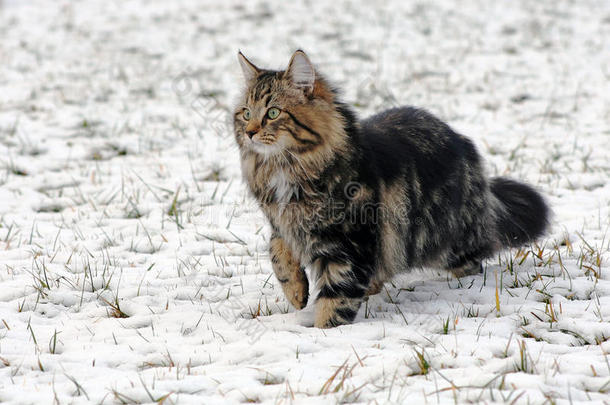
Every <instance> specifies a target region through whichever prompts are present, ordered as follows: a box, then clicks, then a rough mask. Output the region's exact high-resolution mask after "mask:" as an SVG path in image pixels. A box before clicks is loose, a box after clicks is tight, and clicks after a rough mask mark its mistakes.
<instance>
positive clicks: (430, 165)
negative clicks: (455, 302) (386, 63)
mask: <svg viewBox="0 0 610 405" xmlns="http://www.w3.org/2000/svg"><path fill="white" fill-rule="evenodd" d="M239 59H240V63H241V65H242V69H243V71H244V74H245V76H246V86H247V87H246V91H245V92H244V95H243V97H242V100H241V101H240V103H239V104H238V106H237V108H236V111H235V120H234V123H235V137H236V140H237V144H238V145H239V149H240V153H241V162H242V173H243V176H244V179H245V180H246V183H247V185H248V187H249V189H250V191H251V192H252V194H253V195H254V197H255V198H256V199H257V201H258V202H259V204H260V206H261V209H262V210H263V212H264V213H265V215H266V216H267V218H268V219H269V222H270V224H271V228H272V235H271V240H270V255H271V261H272V264H273V269H274V272H275V274H276V276H277V278H278V280H279V281H280V283H281V285H282V287H283V289H284V293H285V294H286V297H287V298H288V299H289V300H290V302H291V303H292V305H294V307H295V308H297V309H301V308H303V307H304V306H305V305H306V304H307V300H308V291H309V288H308V287H309V284H308V280H307V275H306V273H305V268H306V267H309V268H310V271H311V276H312V277H313V279H314V280H315V281H316V287H317V290H318V295H317V297H316V317H315V326H317V327H322V328H325V327H332V326H337V325H341V324H346V323H350V322H352V321H353V319H354V318H355V316H356V314H357V312H358V309H359V307H360V305H361V303H362V301H363V299H364V298H365V296H367V295H370V294H375V293H377V292H379V290H380V289H381V287H382V285H383V283H384V282H385V281H387V280H389V279H390V278H391V277H392V276H393V275H394V274H396V273H398V272H404V271H409V269H411V268H415V267H421V266H439V267H441V268H444V269H447V270H449V271H451V272H453V273H454V274H456V275H458V276H461V275H466V274H472V273H473V272H478V271H479V269H480V266H481V260H483V259H485V258H487V257H490V256H491V255H492V254H493V253H494V252H496V251H498V250H499V249H502V248H505V247H511V246H519V245H522V244H524V243H527V242H530V241H533V240H534V239H536V238H537V237H539V236H540V235H542V234H543V233H544V231H545V229H546V227H547V223H548V207H547V205H546V204H545V202H544V200H543V198H542V197H541V196H540V195H539V194H538V193H537V192H536V191H535V190H533V189H532V188H530V187H529V186H527V185H525V184H522V183H519V182H516V181H513V180H509V179H506V178H492V179H488V178H487V177H486V175H485V173H484V170H483V167H482V162H481V158H480V156H479V154H478V152H477V150H476V149H475V147H474V145H473V144H472V142H471V141H470V140H469V139H467V138H465V137H464V136H462V135H459V134H457V133H455V132H454V131H453V130H452V129H451V128H450V127H449V126H447V125H446V124H445V123H443V122H442V121H440V120H439V119H438V118H436V117H434V116H433V115H431V114H429V113H427V112H426V111H423V110H420V109H417V108H413V107H401V108H394V109H390V110H386V111H383V112H381V113H379V114H377V115H375V116H372V117H370V118H367V119H365V120H363V121H358V120H357V118H356V117H355V115H354V114H353V113H352V111H351V110H350V109H349V108H348V107H347V106H346V105H345V104H343V103H341V102H340V101H339V100H338V96H337V92H336V91H335V90H334V89H333V88H331V87H330V86H329V84H328V83H327V82H326V81H325V80H324V79H323V78H322V77H321V76H320V75H319V74H318V72H316V71H315V69H314V68H313V66H312V65H311V63H310V62H309V59H308V58H307V56H306V55H305V54H304V53H303V52H302V51H297V52H295V54H294V55H293V57H292V59H291V61H290V64H289V66H288V68H287V69H286V70H285V71H271V70H262V69H258V68H257V67H256V66H254V65H253V64H252V63H251V62H249V61H248V60H247V59H246V58H245V57H244V56H243V55H242V54H241V53H240V54H239ZM270 108H278V109H279V110H280V113H279V115H278V116H277V117H276V118H274V119H270V118H269V116H270V115H269V114H270V113H269V109H270ZM246 110H248V113H249V114H250V119H249V120H246V118H245V117H246Z"/></svg>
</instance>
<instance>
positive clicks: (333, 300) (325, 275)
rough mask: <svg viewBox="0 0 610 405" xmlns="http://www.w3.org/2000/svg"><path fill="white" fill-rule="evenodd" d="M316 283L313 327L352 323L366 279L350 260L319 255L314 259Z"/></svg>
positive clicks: (362, 297)
mask: <svg viewBox="0 0 610 405" xmlns="http://www.w3.org/2000/svg"><path fill="white" fill-rule="evenodd" d="M315 267H316V271H317V276H318V281H317V284H318V287H319V289H320V292H319V293H318V297H317V298H316V318H315V321H314V326H315V327H316V328H332V327H335V326H339V325H345V324H349V323H352V322H353V320H354V318H355V317H356V314H357V313H358V309H360V305H361V304H362V301H363V300H364V296H365V292H366V288H365V287H364V285H366V284H368V280H362V278H363V277H365V278H366V275H362V274H358V275H356V274H355V273H354V271H353V269H352V265H351V264H349V263H342V262H332V261H328V260H325V259H318V262H317V263H316V266H315Z"/></svg>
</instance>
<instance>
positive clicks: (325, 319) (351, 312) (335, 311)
mask: <svg viewBox="0 0 610 405" xmlns="http://www.w3.org/2000/svg"><path fill="white" fill-rule="evenodd" d="M361 303H362V300H361V299H351V298H326V297H320V298H318V300H317V301H316V318H315V321H314V324H313V326H315V327H316V328H322V329H326V328H334V327H335V326H339V325H347V324H350V323H352V322H353V320H354V318H355V317H356V314H357V313H358V309H359V308H360V304H361Z"/></svg>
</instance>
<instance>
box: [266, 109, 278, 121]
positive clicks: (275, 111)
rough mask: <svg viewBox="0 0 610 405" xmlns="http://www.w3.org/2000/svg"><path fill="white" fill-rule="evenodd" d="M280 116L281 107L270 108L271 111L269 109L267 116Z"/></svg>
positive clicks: (272, 117) (274, 117) (270, 117)
mask: <svg viewBox="0 0 610 405" xmlns="http://www.w3.org/2000/svg"><path fill="white" fill-rule="evenodd" d="M279 116H280V109H279V108H275V107H273V108H270V109H269V111H267V117H269V119H272V120H274V119H276V118H277V117H279Z"/></svg>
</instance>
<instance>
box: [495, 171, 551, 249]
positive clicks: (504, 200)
mask: <svg viewBox="0 0 610 405" xmlns="http://www.w3.org/2000/svg"><path fill="white" fill-rule="evenodd" d="M490 188H491V192H492V193H493V194H494V195H495V196H496V197H497V198H498V200H500V203H501V204H500V207H499V208H498V212H497V216H498V223H497V225H498V236H499V240H500V242H501V243H503V244H505V246H506V247H518V246H521V245H523V244H525V243H528V242H532V241H534V240H535V239H536V238H538V237H539V236H542V235H543V234H544V232H545V231H546V229H547V227H548V224H549V207H548V205H547V204H546V202H545V201H544V199H543V198H542V196H541V195H540V194H539V193H538V192H537V191H536V190H534V189H533V188H532V187H530V186H528V185H526V184H523V183H519V182H516V181H513V180H510V179H507V178H503V177H494V178H492V179H491V183H490Z"/></svg>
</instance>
